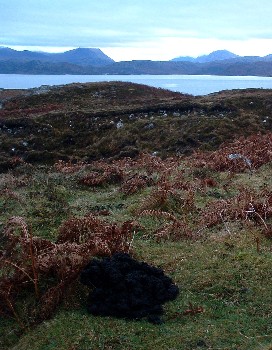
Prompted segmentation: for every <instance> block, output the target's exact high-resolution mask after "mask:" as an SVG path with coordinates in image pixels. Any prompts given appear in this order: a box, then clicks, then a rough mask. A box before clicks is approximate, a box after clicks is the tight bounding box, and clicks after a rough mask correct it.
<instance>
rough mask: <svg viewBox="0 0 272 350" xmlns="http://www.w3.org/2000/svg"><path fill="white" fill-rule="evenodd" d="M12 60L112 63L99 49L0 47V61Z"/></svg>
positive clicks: (100, 64)
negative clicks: (34, 49)
mask: <svg viewBox="0 0 272 350" xmlns="http://www.w3.org/2000/svg"><path fill="white" fill-rule="evenodd" d="M7 60H12V61H16V62H22V63H25V62H31V61H40V62H47V63H62V62H65V63H70V64H76V65H80V66H105V65H107V64H110V63H113V62H114V60H112V59H111V58H110V57H108V56H107V55H105V54H104V53H103V52H102V51H101V50H100V49H85V48H78V49H74V50H70V51H66V52H62V53H48V52H34V51H28V50H24V51H16V50H13V49H10V48H7V47H2V48H0V61H7Z"/></svg>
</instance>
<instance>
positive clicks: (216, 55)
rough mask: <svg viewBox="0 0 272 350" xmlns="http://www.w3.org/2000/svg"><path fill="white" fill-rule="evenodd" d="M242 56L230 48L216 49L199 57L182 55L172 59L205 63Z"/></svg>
mask: <svg viewBox="0 0 272 350" xmlns="http://www.w3.org/2000/svg"><path fill="white" fill-rule="evenodd" d="M237 57H240V56H238V55H236V54H235V53H232V52H230V51H228V50H216V51H213V52H211V53H209V54H208V55H202V56H198V57H197V58H194V57H189V56H185V57H184V56H180V57H176V58H174V59H172V61H187V62H198V63H205V62H213V61H222V60H229V59H232V58H237Z"/></svg>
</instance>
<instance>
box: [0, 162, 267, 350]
mask: <svg viewBox="0 0 272 350" xmlns="http://www.w3.org/2000/svg"><path fill="white" fill-rule="evenodd" d="M90 168H91V167H90ZM180 169H184V180H186V181H189V182H191V183H193V184H195V183H196V179H197V178H198V179H199V178H201V177H203V178H205V177H206V176H207V175H208V176H209V177H210V176H212V177H213V178H214V179H216V181H217V183H218V184H217V187H215V188H208V189H207V190H206V191H205V190H201V189H196V207H197V208H196V212H195V213H194V215H193V216H192V215H191V216H190V215H189V214H183V212H182V210H180V209H179V208H176V205H177V203H176V202H173V203H172V202H169V206H168V210H169V211H171V210H175V208H176V209H178V210H177V211H176V212H175V213H178V214H177V215H185V217H186V218H187V220H192V223H191V224H192V225H193V222H194V221H193V220H196V219H197V217H198V215H200V214H199V213H200V211H201V210H203V208H204V205H205V203H207V202H209V201H212V200H215V199H218V197H219V198H223V199H226V198H231V197H232V196H234V195H235V194H236V193H237V191H238V188H239V186H241V185H243V186H245V187H247V188H250V189H252V190H255V191H260V190H261V189H262V188H263V186H264V184H265V186H266V188H267V189H269V190H270V191H271V190H272V182H271V176H270V174H271V169H272V168H271V163H270V164H266V165H264V166H263V167H261V168H259V169H257V170H256V171H255V172H254V173H253V175H251V176H250V175H249V173H238V174H235V175H234V176H233V177H230V178H229V177H228V176H227V175H228V174H227V173H226V172H222V173H215V172H212V171H206V172H205V169H204V170H203V169H196V168H192V169H188V168H186V165H185V164H183V163H182V162H181V163H180ZM87 172H88V167H87V168H85V169H80V170H79V171H78V172H76V173H71V174H64V173H60V172H57V171H56V170H55V169H53V168H49V167H28V166H25V165H23V166H22V167H19V168H17V169H15V170H14V171H13V172H10V173H8V174H1V175H0V186H1V191H2V192H1V193H2V194H1V196H0V209H1V213H0V222H1V227H2V228H3V226H4V224H5V223H6V221H7V220H8V218H9V217H10V216H12V215H21V216H23V217H25V218H26V221H27V222H28V224H29V225H31V226H32V231H33V234H34V235H37V236H41V237H44V238H49V239H51V240H54V239H55V238H56V236H57V232H58V228H59V226H60V224H61V223H62V222H63V221H64V220H66V219H67V218H68V217H70V216H71V215H76V216H84V215H86V214H88V213H90V212H92V211H96V210H97V209H107V210H109V212H110V215H109V216H107V217H103V219H104V220H108V221H109V222H120V223H121V222H123V221H125V220H131V219H135V220H138V221H139V223H140V224H141V225H142V226H143V227H144V228H143V229H141V230H140V231H139V232H138V233H136V236H135V239H134V241H133V251H134V256H135V257H136V258H138V259H139V260H144V261H146V262H148V263H150V264H154V265H156V266H159V267H161V268H163V270H164V271H165V273H166V274H167V275H169V276H171V278H173V280H174V281H175V283H177V284H178V286H179V287H180V295H179V296H178V298H177V299H176V300H175V301H173V302H169V303H167V304H166V305H165V307H164V309H165V315H164V317H163V318H164V321H165V323H164V324H162V325H152V324H150V323H148V322H147V321H146V320H141V321H126V320H123V319H115V318H110V317H94V316H92V315H89V314H88V313H87V311H86V310H85V300H86V293H87V291H86V289H85V288H84V287H83V286H81V285H80V284H79V282H76V283H75V286H73V287H74V292H73V293H70V294H69V295H68V297H67V298H66V299H65V300H64V302H63V303H62V305H61V307H60V308H59V309H58V310H57V312H56V314H55V315H54V317H53V318H51V319H50V320H47V321H44V322H43V323H41V324H39V325H36V326H31V327H28V326H27V320H26V322H25V324H26V326H27V330H25V331H22V330H21V329H20V327H19V325H18V324H17V322H16V321H15V320H14V319H12V318H3V317H1V318H0V349H1V350H17V349H18V350H28V349H31V350H90V349H94V350H96V349H105V350H106V349H107V350H110V349H115V350H118V349H120V350H121V349H123V350H125V349H126V350H129V349H131V350H134V349H135V350H137V349H143V350H145V349H148V350H153V349H154V350H155V349H156V350H158V349H161V350H164V349H165V350H166V349H167V350H170V349H172V350H174V349H178V350H194V349H212V350H216V349H218V350H219V349H220V350H221V349H224V350H269V349H270V350H271V349H272V324H271V319H272V293H271V288H270V281H271V266H272V253H271V243H272V242H271V240H269V239H267V238H265V237H264V235H262V233H261V229H262V228H263V227H262V225H260V226H256V225H254V224H253V223H252V222H248V221H245V220H237V221H235V220H234V221H229V222H227V223H226V224H227V225H228V228H229V231H230V232H231V234H229V233H228V232H227V231H226V228H225V226H224V224H223V222H222V223H220V224H218V225H216V226H215V227H211V228H209V229H208V228H203V230H202V232H201V236H200V237H199V238H198V239H197V240H178V241H171V240H165V241H161V242H156V241H155V240H154V238H153V232H154V228H155V226H156V225H157V223H156V222H155V220H154V219H153V218H152V217H143V218H141V217H137V216H136V215H135V209H137V208H138V207H139V206H140V205H141V203H143V201H144V200H146V199H147V198H148V196H149V195H150V192H151V190H152V188H150V187H148V188H145V189H143V190H141V191H139V192H137V193H135V194H133V195H129V196H127V195H124V194H122V193H121V192H120V191H119V184H111V185H104V186H102V187H99V188H94V189H92V188H90V187H86V186H83V185H80V184H79V182H78V179H79V178H80V177H81V176H83V175H84V174H86V173H87ZM139 172H142V173H143V169H139ZM201 172H202V174H201ZM170 175H171V176H172V175H173V174H172V173H170ZM152 176H153V177H154V178H158V177H159V174H158V171H157V170H156V172H154V173H153V174H152ZM226 182H228V188H229V192H228V193H226V191H225V188H223V186H224V185H225V184H226ZM3 190H9V191H11V192H12V194H11V192H6V194H5V195H4V194H3V193H4V192H3ZM180 213H181V214H180ZM101 218H102V217H101ZM270 223H271V219H270V221H269V220H268V221H267V224H270ZM0 237H1V236H0ZM256 237H259V239H260V249H259V250H258V249H257V245H256V240H255V238H256ZM28 298H31V296H30V295H29V296H26V297H25V298H23V297H21V298H19V300H18V303H17V304H16V311H17V312H18V314H19V315H20V316H22V317H23V315H22V313H23V309H24V307H26V305H27V302H28V301H29V300H28ZM192 308H193V309H194V310H196V312H190V311H189V312H187V311H186V310H190V309H192ZM197 310H198V311H199V312H197Z"/></svg>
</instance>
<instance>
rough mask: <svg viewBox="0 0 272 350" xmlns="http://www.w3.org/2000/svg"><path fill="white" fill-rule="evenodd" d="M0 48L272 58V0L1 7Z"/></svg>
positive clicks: (119, 0) (46, 2) (25, 2)
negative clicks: (221, 53)
mask: <svg viewBox="0 0 272 350" xmlns="http://www.w3.org/2000/svg"><path fill="white" fill-rule="evenodd" d="M0 46H7V47H11V48H15V49H20V50H21V49H30V50H43V51H49V52H59V51H66V50H68V49H72V48H77V47H90V48H93V47H95V48H100V49H101V50H102V51H103V52H104V53H106V54H107V55H109V56H110V57H111V58H113V59H114V60H116V61H121V60H122V61H124V60H132V59H152V60H169V59H172V58H174V57H177V56H194V57H196V56H199V55H203V54H208V53H210V52H212V51H215V50H222V49H226V50H229V51H232V52H234V53H236V54H239V55H259V56H264V55H267V54H271V53H272V1H271V0H77V1H76V0H0Z"/></svg>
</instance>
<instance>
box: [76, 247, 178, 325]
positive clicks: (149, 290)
mask: <svg viewBox="0 0 272 350" xmlns="http://www.w3.org/2000/svg"><path fill="white" fill-rule="evenodd" d="M81 282H82V283H83V284H85V285H86V286H88V287H89V288H91V292H90V294H89V297H88V300H87V310H88V312H90V313H91V314H93V315H99V316H114V317H121V318H126V319H141V318H143V317H147V318H148V321H150V322H152V323H161V322H162V321H161V319H160V316H161V315H162V314H163V307H162V305H163V304H164V303H165V302H167V301H170V300H174V299H175V298H176V297H177V295H178V293H179V289H178V287H177V286H176V285H175V284H174V283H173V281H172V279H171V278H169V277H167V276H165V274H164V272H163V271H162V270H161V269H159V268H157V267H154V266H150V265H148V264H147V263H145V262H139V261H137V260H135V259H132V258H131V257H130V256H129V255H128V254H124V253H116V254H114V255H113V256H112V257H110V258H109V257H107V258H103V259H93V260H92V261H90V263H89V264H88V265H87V266H86V267H85V269H84V270H83V271H82V273H81Z"/></svg>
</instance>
